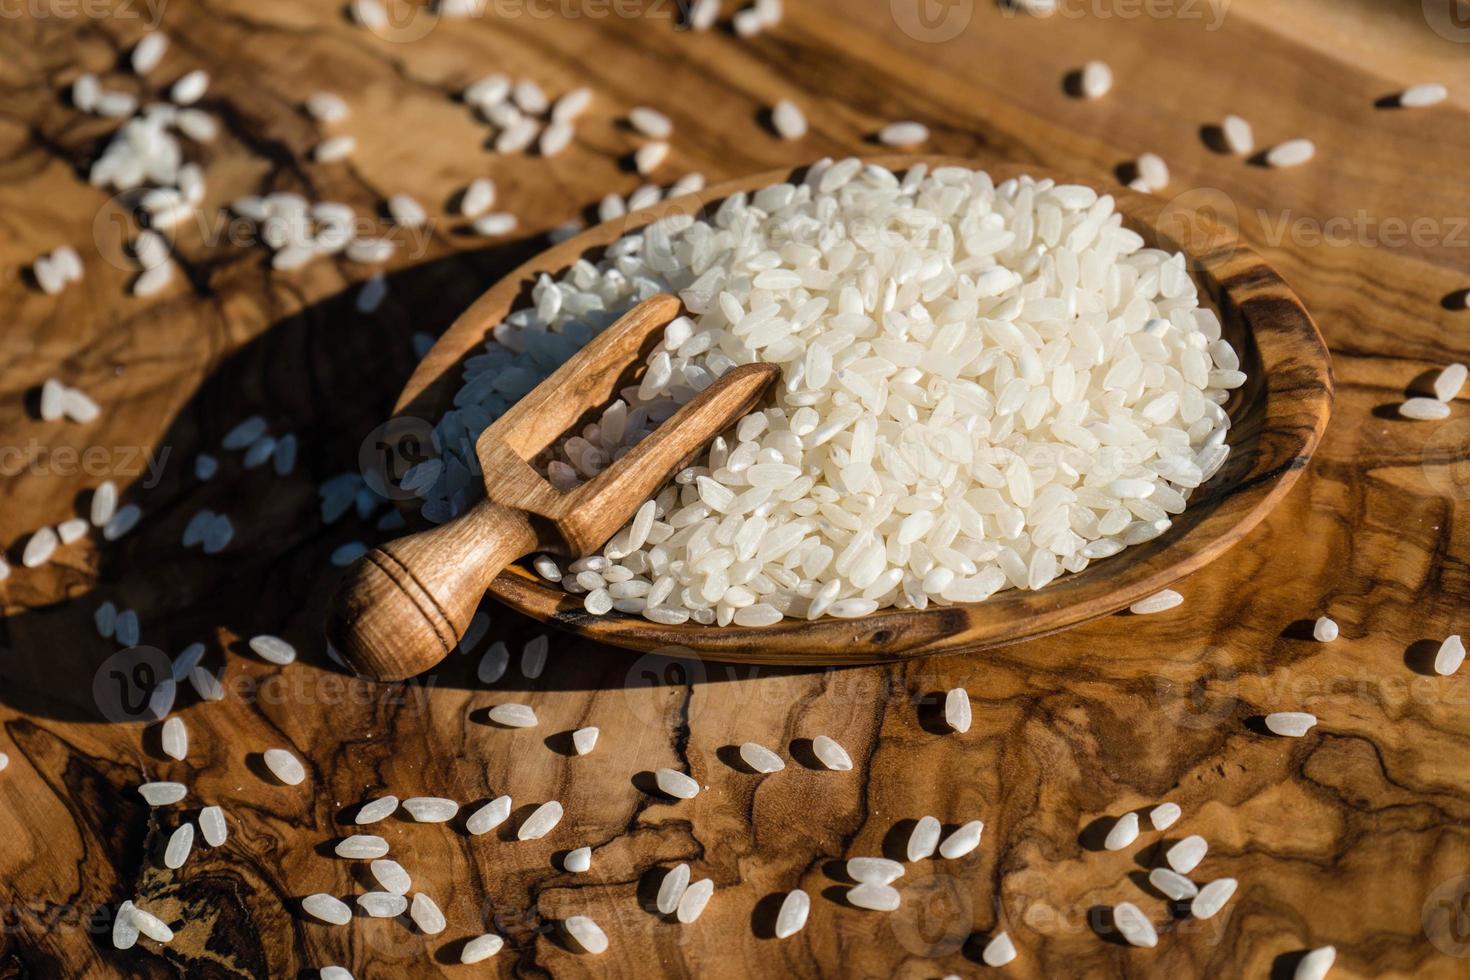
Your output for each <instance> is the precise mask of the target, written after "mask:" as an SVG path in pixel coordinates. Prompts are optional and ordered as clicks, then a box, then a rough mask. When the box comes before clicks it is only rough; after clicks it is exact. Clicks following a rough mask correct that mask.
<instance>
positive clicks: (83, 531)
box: [56, 517, 91, 545]
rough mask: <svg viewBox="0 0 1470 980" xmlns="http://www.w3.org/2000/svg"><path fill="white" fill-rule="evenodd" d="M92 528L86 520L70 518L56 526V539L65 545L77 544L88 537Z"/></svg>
mask: <svg viewBox="0 0 1470 980" xmlns="http://www.w3.org/2000/svg"><path fill="white" fill-rule="evenodd" d="M90 526H91V525H89V524H88V523H87V520H86V519H85V518H82V517H70V518H67V519H66V520H64V521H62V522H61V523H60V524H58V525H56V537H57V539H58V540H59V541H60V542H61V543H62V544H63V545H68V544H75V543H76V542H78V541H80V540H81V539H82V538H84V537H86V536H87V529H88V528H89V527H90Z"/></svg>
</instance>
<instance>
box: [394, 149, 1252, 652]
mask: <svg viewBox="0 0 1470 980" xmlns="http://www.w3.org/2000/svg"><path fill="white" fill-rule="evenodd" d="M1143 245H1144V243H1143V240H1142V238H1141V237H1140V236H1139V235H1137V234H1136V233H1134V232H1132V231H1130V230H1128V229H1125V228H1124V227H1122V222H1121V218H1120V216H1119V215H1118V214H1117V213H1116V212H1115V209H1114V201H1113V199H1112V198H1111V197H1108V196H1101V197H1100V196H1098V194H1097V193H1096V192H1094V191H1093V190H1092V189H1090V188H1087V187H1079V186H1058V185H1055V184H1054V183H1053V182H1051V181H1049V180H1047V181H1036V180H1032V179H1029V178H1021V179H1018V180H1009V181H1006V182H1005V183H1003V184H1001V185H999V186H996V185H994V184H993V182H992V181H991V178H990V177H989V175H987V174H985V173H983V172H978V171H972V170H968V169H962V168H957V167H946V168H941V169H937V170H934V171H933V172H926V170H925V169H924V168H923V167H918V168H915V169H914V170H911V171H909V172H908V173H906V174H904V175H903V176H902V177H900V176H898V175H895V174H894V173H892V172H890V171H888V170H885V169H882V168H879V167H871V166H868V167H865V166H864V165H862V164H861V163H860V162H859V161H857V160H855V159H849V160H844V161H841V162H838V163H832V162H829V161H823V162H822V163H819V164H817V165H816V166H815V167H813V168H812V169H811V170H810V171H809V173H808V174H807V176H806V177H805V179H804V181H803V182H802V183H800V184H780V185H776V186H773V187H768V188H766V189H764V190H762V191H759V192H758V193H755V194H753V195H749V196H747V195H737V196H735V197H732V198H730V199H728V200H726V201H724V202H723V203H722V204H721V205H720V207H719V209H718V210H717V211H716V212H715V213H714V214H713V215H712V216H711V217H710V218H709V219H708V220H695V219H694V218H690V217H671V218H667V219H664V220H661V221H659V222H658V223H656V224H654V225H650V226H649V227H648V228H646V229H645V230H643V231H642V232H640V233H638V234H634V235H630V236H627V237H625V238H623V239H622V240H620V241H618V242H617V243H615V244H614V245H613V246H612V247H611V248H609V249H608V251H607V254H606V255H605V256H604V257H603V258H602V260H601V261H600V262H597V263H593V262H590V261H586V260H584V261H580V262H578V263H577V264H576V265H575V266H574V267H573V268H571V269H570V270H568V271H567V273H566V274H565V275H564V276H562V277H561V278H560V279H557V280H553V279H551V278H549V277H543V278H542V279H541V281H540V282H538V283H537V284H536V287H535V289H534V294H533V295H534V299H535V306H534V307H533V308H530V309H524V310H519V311H517V312H515V313H514V314H512V315H511V316H510V317H509V318H507V320H506V322H505V323H503V324H502V325H501V326H500V327H499V328H497V330H496V331H495V337H494V339H493V340H492V341H491V342H489V343H487V344H486V348H485V351H484V353H482V354H478V355H476V356H474V357H472V358H471V359H470V360H469V361H468V362H467V365H466V370H465V384H464V387H463V388H462V390H460V392H459V393H458V396H457V397H456V399H455V408H454V409H453V410H451V411H450V412H448V413H447V414H446V415H445V416H444V418H443V419H442V420H441V421H440V423H439V425H438V427H437V430H436V435H437V437H438V446H439V449H440V452H441V456H440V458H438V459H435V460H432V461H430V462H428V463H424V464H420V466H418V467H416V468H415V469H414V470H412V471H410V473H409V475H408V477H407V478H406V480H405V486H409V487H411V488H412V489H414V490H415V491H416V492H418V493H419V494H420V495H421V496H422V497H423V498H424V506H423V509H424V513H425V514H426V515H427V516H428V517H429V518H430V519H432V520H435V521H442V520H445V519H447V518H449V517H450V516H452V515H453V514H455V513H458V512H459V511H460V510H462V509H463V508H465V507H466V506H467V505H468V503H469V502H471V501H472V500H473V499H474V496H475V495H476V493H477V492H478V490H477V487H476V484H477V483H478V481H479V477H478V475H476V473H475V465H474V463H473V462H472V460H473V440H474V438H475V436H477V435H478V433H479V432H480V431H481V430H482V429H483V428H484V427H485V426H486V425H488V424H489V423H490V422H491V421H493V420H494V419H495V418H496V417H497V416H498V415H500V414H501V413H502V412H504V411H505V409H506V408H507V407H508V406H509V405H510V404H512V403H513V402H514V401H515V400H516V399H517V398H519V397H520V396H521V395H523V394H525V393H526V392H527V391H529V390H530V389H531V388H532V387H534V386H535V385H536V384H537V383H538V382H540V381H541V380H542V379H543V378H544V377H545V376H546V375H548V374H549V373H550V372H551V371H552V370H554V369H555V367H556V366H557V365H558V364H560V363H561V362H562V361H564V360H565V359H566V358H567V357H569V356H570V355H571V354H572V353H573V352H574V351H575V350H577V349H578V348H579V347H581V346H582V345H583V344H584V343H586V341H587V340H588V339H589V338H590V337H591V336H593V335H594V334H596V333H597V332H598V331H599V330H601V329H603V328H604V327H606V326H607V325H608V324H609V323H611V322H612V321H613V320H615V319H616V318H617V316H618V315H620V314H621V313H622V312H624V311H625V310H627V309H628V308H629V307H630V306H631V305H633V304H634V303H636V302H637V301H639V300H641V299H644V298H646V297H648V296H650V295H652V294H654V293H656V292H659V291H665V290H668V291H673V292H675V293H677V294H678V295H679V296H680V297H681V298H682V299H683V301H684V304H685V306H686V308H687V310H688V312H689V316H687V317H680V318H679V319H677V320H675V321H674V322H673V323H671V324H670V325H669V327H668V328H667V330H666V333H665V336H664V338H663V342H662V343H661V344H660V345H659V347H658V348H657V349H656V350H655V352H654V353H653V354H652V355H651V356H650V359H649V362H648V367H647V371H646V373H645V374H644V376H643V378H642V382H641V384H639V385H638V386H637V387H636V388H628V389H626V390H624V391H623V392H622V396H623V397H622V399H621V400H620V401H618V402H616V403H615V404H613V405H612V406H611V407H610V408H608V409H607V411H606V412H605V414H604V415H603V416H602V418H601V421H600V422H598V423H596V424H592V425H589V426H587V427H586V429H585V430H584V431H583V432H582V433H581V435H580V436H574V437H573V438H571V439H568V440H566V441H565V442H563V443H562V444H560V445H559V446H558V447H557V449H556V452H555V453H554V458H549V459H548V461H547V463H548V466H547V471H548V475H549V477H550V479H551V480H552V481H553V482H554V483H556V484H557V485H559V486H561V487H563V488H569V487H571V486H574V485H576V484H577V483H579V482H582V481H585V480H588V479H591V478H593V477H595V476H596V475H597V474H598V473H599V472H600V471H601V470H602V469H604V468H605V467H606V466H607V465H608V463H609V462H610V461H611V460H613V459H616V458H618V456H619V455H621V454H622V453H623V452H626V451H627V448H628V447H629V446H631V445H632V444H634V443H636V442H637V441H638V440H639V439H641V438H642V437H643V436H644V435H646V434H647V433H648V431H649V430H650V429H651V428H652V427H654V426H656V425H657V424H658V423H659V422H660V421H662V420H664V419H666V418H667V417H668V416H669V415H671V414H672V413H673V412H674V410H675V409H676V408H677V407H678V406H679V405H680V404H682V403H684V402H686V401H688V400H689V399H690V398H692V397H693V396H694V395H695V394H696V393H697V392H699V391H700V390H701V389H703V388H704V387H706V386H707V385H709V384H710V383H711V382H712V381H713V380H714V379H716V378H718V377H719V376H720V375H721V374H723V373H724V372H725V371H727V370H729V369H730V368H731V367H733V366H735V365H737V364H744V363H749V362H753V361H765V362H772V363H776V364H779V365H780V366H781V369H782V380H781V382H779V383H778V385H777V387H776V390H775V394H774V398H773V399H772V402H773V404H771V406H770V407H769V408H765V409H763V410H760V411H757V412H754V413H752V414H751V415H749V416H747V417H746V418H745V419H744V420H742V421H741V422H740V423H739V425H738V426H737V427H736V428H735V430H734V432H733V433H731V434H727V435H726V436H724V437H722V438H720V439H717V440H716V441H715V442H714V444H713V445H712V446H711V447H710V449H709V451H708V452H707V454H706V455H705V456H704V458H702V459H701V460H700V461H699V462H698V464H697V465H695V466H692V467H690V468H689V469H687V470H685V471H684V472H683V473H681V474H680V475H679V476H678V478H677V479H676V481H675V483H674V484H673V485H671V486H669V487H666V488H665V489H664V490H663V491H661V492H660V493H659V494H658V496H657V497H656V498H655V499H654V500H653V501H650V502H649V503H647V504H645V505H644V506H643V507H642V508H641V509H640V510H639V511H638V514H637V516H636V517H635V518H634V519H633V521H632V522H631V523H630V524H629V525H628V526H627V527H626V528H624V529H623V530H622V531H621V532H620V533H619V534H618V535H617V536H616V537H614V538H613V540H612V541H610V542H609V543H608V545H607V546H606V548H605V549H604V551H603V554H602V555H597V556H591V557H588V558H584V559H581V560H580V561H577V562H573V563H572V564H571V565H570V566H569V567H567V568H565V569H563V568H561V567H559V566H558V565H557V564H556V563H555V562H552V561H551V560H549V559H546V558H541V559H538V560H537V562H536V567H537V569H538V571H540V572H541V573H542V574H543V575H545V576H546V577H547V578H551V579H558V580H560V581H561V582H562V584H563V586H564V587H566V588H567V589H568V591H571V592H574V593H585V595H586V599H585V602H586V606H587V609H588V610H589V611H591V612H594V613H605V612H608V611H610V610H613V609H616V610H619V611H621V612H625V613H632V614H641V615H643V616H645V617H647V618H648V619H650V620H653V621H655V622H659V623H669V624H672V623H680V622H684V621H686V620H691V619H692V620H694V621H696V622H699V623H705V624H708V623H718V624H722V625H723V624H728V623H731V622H734V623H737V624H740V625H744V626H758V625H767V624H772V623H776V622H779V621H780V620H781V618H782V617H783V616H793V617H798V618H816V617H818V616H821V615H824V614H825V615H832V616H844V617H850V616H861V615H865V614H867V613H870V612H872V611H874V610H876V609H880V608H884V607H889V606H897V607H901V608H918V609H922V608H924V607H926V606H927V605H929V604H930V603H937V604H941V605H943V604H950V603H958V602H976V601H980V600H983V599H985V598H987V597H988V596H990V595H992V594H994V593H995V592H997V591H999V590H1002V589H1006V588H1021V589H1039V588H1042V587H1043V586H1045V585H1046V584H1047V583H1048V582H1051V581H1052V580H1053V579H1055V578H1056V577H1057V576H1058V575H1061V574H1062V573H1063V572H1066V571H1071V572H1077V571H1080V570H1082V569H1083V568H1085V567H1086V566H1087V565H1088V564H1089V563H1090V562H1091V561H1094V560H1096V559H1100V558H1106V557H1108V556H1110V555H1114V554H1117V553H1118V552H1119V551H1122V550H1123V549H1124V548H1125V547H1128V546H1129V545H1134V544H1139V543H1142V542H1144V541H1148V540H1150V539H1152V538H1154V537H1157V536H1158V535H1160V534H1162V533H1163V532H1164V531H1165V530H1167V529H1168V527H1169V526H1170V522H1171V520H1172V518H1173V517H1174V515H1177V514H1179V513H1180V512H1182V511H1183V510H1184V507H1185V504H1186V502H1187V500H1188V498H1189V494H1190V492H1191V491H1192V490H1193V489H1194V488H1195V487H1198V486H1199V485H1200V484H1201V483H1203V482H1204V481H1206V480H1208V479H1209V478H1210V477H1211V475H1212V474H1214V473H1215V472H1216V470H1218V469H1219V468H1220V466H1221V465H1222V464H1223V463H1224V461H1225V459H1226V456H1227V455H1228V453H1229V447H1228V446H1227V445H1226V443H1225V438H1226V435H1227V432H1228V429H1229V424H1230V420H1229V418H1228V416H1227V415H1226V413H1225V411H1224V409H1223V408H1222V405H1223V404H1224V403H1225V402H1226V400H1227V397H1228V393H1229V390H1230V389H1232V388H1236V387H1239V386H1240V385H1241V384H1243V383H1244V381H1245V375H1244V374H1243V373H1241V371H1240V370H1239V367H1240V364H1239V359H1238V357H1237V355H1236V352H1235V351H1234V350H1233V349H1232V348H1231V346H1230V344H1229V343H1228V342H1226V341H1225V340H1223V339H1222V338H1221V336H1220V322H1219V319H1218V318H1217V316H1216V315H1215V313H1214V312H1213V311H1212V310H1210V309H1207V308H1205V307H1202V306H1200V304H1199V299H1198V296H1197V292H1196V288H1195V284H1194V282H1193V281H1192V280H1191V279H1190V277H1189V275H1188V274H1187V272H1186V269H1185V260H1184V256H1183V255H1180V254H1169V253H1167V252H1163V251H1158V250H1155V249H1149V248H1144V247H1143Z"/></svg>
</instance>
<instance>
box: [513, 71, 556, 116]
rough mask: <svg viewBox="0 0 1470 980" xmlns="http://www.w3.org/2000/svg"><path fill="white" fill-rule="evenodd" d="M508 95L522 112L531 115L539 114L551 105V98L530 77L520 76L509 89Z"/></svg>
mask: <svg viewBox="0 0 1470 980" xmlns="http://www.w3.org/2000/svg"><path fill="white" fill-rule="evenodd" d="M510 97H511V100H512V101H513V102H515V104H516V105H517V106H518V107H519V108H520V109H521V111H523V112H527V113H529V114H531V115H533V116H539V115H541V114H542V113H543V112H545V111H546V110H547V109H548V108H549V107H550V106H551V100H550V99H548V98H547V97H546V93H545V92H544V91H543V90H542V88H541V86H540V85H538V84H536V81H535V80H534V79H531V78H522V79H520V80H518V81H517V82H516V83H515V86H514V87H513V88H512V89H511V90H510Z"/></svg>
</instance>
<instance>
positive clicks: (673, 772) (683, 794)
mask: <svg viewBox="0 0 1470 980" xmlns="http://www.w3.org/2000/svg"><path fill="white" fill-rule="evenodd" d="M654 782H655V783H657V784H658V788H659V791H660V792H663V793H667V794H668V795H669V796H672V797H674V798H676V799H680V800H692V799H694V797H696V796H698V795H699V783H697V782H695V781H694V780H693V779H692V778H691V777H689V776H688V775H686V774H684V773H682V772H679V771H678V770H677V769H668V768H662V769H658V770H657V771H655V772H654Z"/></svg>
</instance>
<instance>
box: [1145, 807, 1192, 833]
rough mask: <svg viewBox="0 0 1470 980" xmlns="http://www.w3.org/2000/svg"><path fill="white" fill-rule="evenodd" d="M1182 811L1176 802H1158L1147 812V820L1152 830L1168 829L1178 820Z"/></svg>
mask: <svg viewBox="0 0 1470 980" xmlns="http://www.w3.org/2000/svg"><path fill="white" fill-rule="evenodd" d="M1183 813H1184V811H1183V810H1182V809H1180V807H1179V804H1178V803H1160V804H1159V805H1158V806H1156V807H1154V808H1153V809H1152V810H1150V811H1149V812H1148V822H1149V823H1150V824H1152V825H1153V828H1154V830H1168V829H1169V828H1170V827H1172V826H1174V824H1175V823H1177V822H1178V821H1179V818H1180V816H1182V815H1183Z"/></svg>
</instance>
